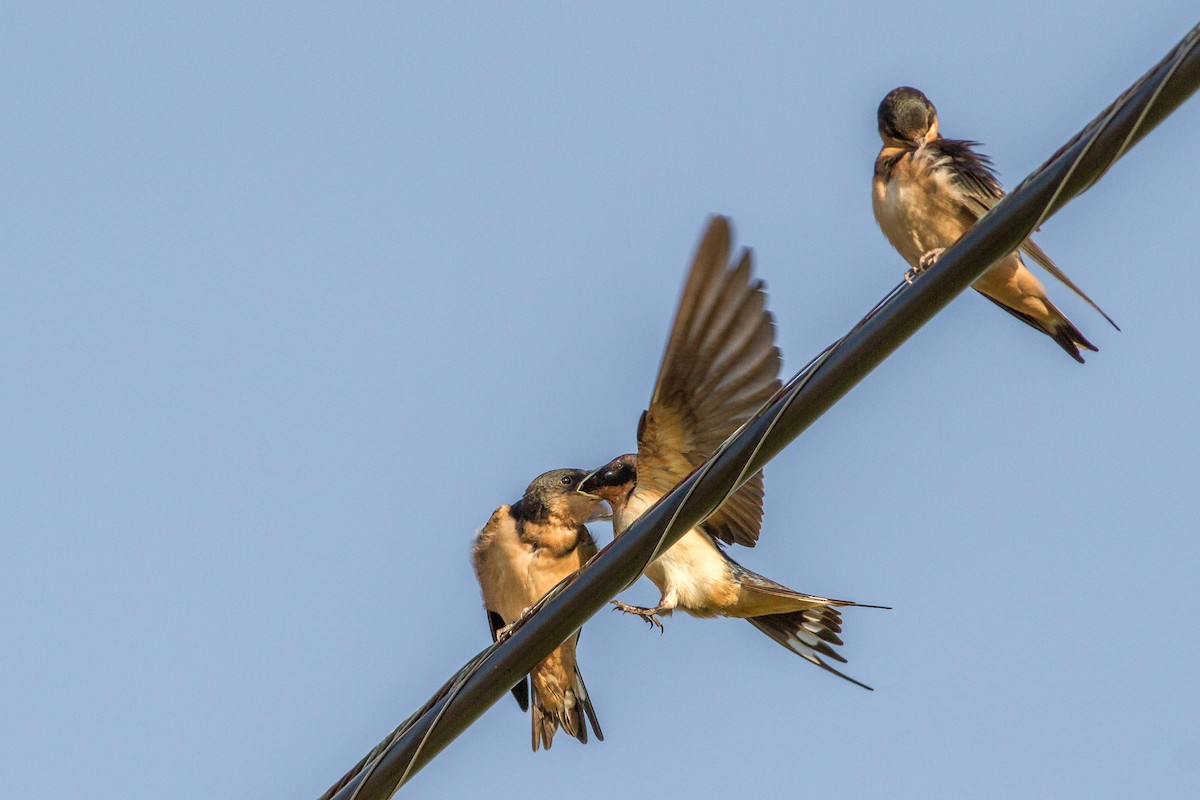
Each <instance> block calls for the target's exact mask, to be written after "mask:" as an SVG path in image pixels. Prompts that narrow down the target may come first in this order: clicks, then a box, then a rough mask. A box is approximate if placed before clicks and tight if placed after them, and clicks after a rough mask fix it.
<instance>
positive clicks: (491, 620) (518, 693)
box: [487, 608, 529, 711]
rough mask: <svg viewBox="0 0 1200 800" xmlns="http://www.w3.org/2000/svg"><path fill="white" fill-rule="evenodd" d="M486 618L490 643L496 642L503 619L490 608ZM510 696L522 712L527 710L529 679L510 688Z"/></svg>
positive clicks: (524, 679) (522, 679) (502, 625)
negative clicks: (490, 634)
mask: <svg viewBox="0 0 1200 800" xmlns="http://www.w3.org/2000/svg"><path fill="white" fill-rule="evenodd" d="M487 618H488V625H489V626H491V629H492V641H493V642H494V641H496V637H497V636H498V635H499V633H500V630H501V629H502V628H503V627H504V619H503V618H502V617H501V616H500V615H499V614H497V613H496V612H495V611H492V610H491V609H490V608H489V609H487ZM512 695H513V697H515V698H517V705H519V706H520V707H521V710H522V711H528V710H529V678H528V677H525V678H521V680H520V681H518V682H517V684H516V685H515V686H513V687H512Z"/></svg>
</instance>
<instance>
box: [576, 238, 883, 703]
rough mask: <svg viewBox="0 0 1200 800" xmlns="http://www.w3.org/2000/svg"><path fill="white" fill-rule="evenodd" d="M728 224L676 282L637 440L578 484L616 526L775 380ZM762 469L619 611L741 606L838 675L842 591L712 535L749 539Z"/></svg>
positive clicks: (719, 611)
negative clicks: (650, 600)
mask: <svg viewBox="0 0 1200 800" xmlns="http://www.w3.org/2000/svg"><path fill="white" fill-rule="evenodd" d="M729 250H730V231H729V223H728V222H727V221H726V220H725V219H724V218H722V217H715V218H713V220H712V223H711V224H710V226H709V229H708V232H707V233H706V234H705V236H704V239H703V241H702V242H701V244H700V248H699V250H698V251H697V253H696V258H695V261H694V262H693V264H692V268H691V272H690V273H689V275H688V278H687V282H686V284H685V286H684V290H683V298H682V299H681V301H680V305H679V310H678V312H677V313H676V317H675V323H674V325H673V327H672V330H671V334H670V337H669V339H668V341H667V349H666V352H665V354H664V355H663V361H662V365H661V367H660V368H659V372H658V379H657V383H656V384H655V387H654V393H653V395H652V397H651V400H650V407H649V408H648V409H646V411H644V412H643V413H642V417H641V420H640V422H639V423H638V435H637V440H638V451H637V453H636V454H634V453H629V454H626V455H623V456H619V457H617V458H615V459H613V460H612V461H610V462H609V463H608V464H606V465H605V466H603V467H601V468H600V469H598V470H596V471H594V472H592V473H591V474H589V475H588V477H587V478H586V479H585V480H584V482H583V484H582V485H581V486H580V490H581V491H584V492H588V493H590V494H595V495H599V496H600V497H603V498H604V499H605V500H607V501H608V502H609V505H611V506H612V511H613V515H612V520H613V531H614V533H615V534H616V535H617V536H620V535H621V533H622V532H623V531H624V530H625V529H626V528H628V527H629V525H630V524H632V523H633V521H634V520H635V519H637V518H638V517H639V516H640V515H641V514H642V513H643V512H645V511H646V509H648V508H650V506H652V505H654V503H656V502H657V501H658V500H659V498H661V497H662V496H663V495H665V494H667V493H668V492H669V491H671V489H673V488H675V485H676V484H678V483H679V482H680V481H681V480H683V479H684V478H685V477H687V476H688V474H689V473H691V472H692V470H694V469H695V468H696V467H697V466H699V465H700V464H701V462H703V461H704V460H705V459H707V458H708V457H709V456H710V455H711V454H712V453H713V452H714V451H715V450H716V449H717V448H718V447H719V446H720V445H721V444H722V443H723V442H724V441H725V440H726V439H727V438H728V437H729V436H730V435H731V434H732V433H733V432H734V431H736V430H737V429H738V428H739V427H740V426H741V425H742V424H743V423H744V422H746V421H747V420H748V419H749V418H750V417H751V416H753V414H754V413H755V412H756V411H758V409H759V407H760V406H762V404H763V403H764V402H766V401H767V400H769V399H770V398H771V397H772V396H773V395H774V394H775V393H776V392H777V391H778V390H779V387H780V382H779V378H778V374H779V367H780V363H781V359H780V355H779V349H778V348H777V347H776V346H775V326H774V324H773V322H772V318H771V313H770V312H769V311H767V310H766V305H765V304H766V293H765V292H764V291H763V284H762V281H760V280H757V279H755V278H753V275H752V272H751V259H750V253H749V252H748V251H743V253H742V255H741V258H740V260H739V261H738V262H737V263H736V265H734V266H733V267H732V268H728V267H727V265H728V264H729ZM762 502H763V477H762V473H761V472H760V473H757V474H756V475H754V477H752V478H751V479H750V480H749V481H747V482H746V483H745V484H744V485H743V486H742V487H741V488H740V489H739V490H738V491H737V492H736V493H734V494H733V495H732V496H730V497H729V498H728V499H727V500H726V501H725V502H724V503H723V504H722V505H721V507H720V508H718V509H717V510H716V511H715V512H714V513H713V514H712V516H710V517H709V518H708V519H707V520H706V521H705V522H703V523H701V524H700V525H698V526H697V527H695V528H692V529H691V530H689V531H688V532H687V533H685V534H684V535H683V537H682V538H681V539H680V540H679V541H678V542H676V543H675V544H674V545H672V546H671V547H670V548H669V549H668V550H667V551H666V552H665V553H663V554H662V555H660V556H659V557H658V558H657V559H656V560H654V561H653V562H652V563H651V564H650V565H649V566H647V567H646V570H645V575H646V577H648V578H649V579H650V580H651V581H653V582H654V585H655V586H657V587H658V589H659V591H660V592H662V598H661V599H660V600H659V602H658V605H657V606H655V607H654V608H639V607H637V606H630V605H627V604H625V603H621V602H618V601H614V604H615V605H616V606H617V608H619V609H621V610H622V611H625V612H628V613H632V614H637V615H639V616H641V617H642V618H643V619H645V620H647V621H648V622H651V623H652V624H653V625H656V626H658V627H659V628H660V629H661V627H662V623H661V622H660V621H659V620H658V617H657V615H659V614H662V615H669V614H670V613H671V612H672V611H673V610H674V609H676V608H679V609H682V610H683V611H686V612H687V613H689V614H691V615H692V616H696V617H739V618H742V619H746V620H748V621H749V622H750V623H751V624H752V625H754V626H755V627H756V628H758V629H759V630H760V631H762V632H763V633H765V634H766V635H767V636H770V637H771V638H772V639H774V640H775V641H776V642H778V643H779V644H781V645H783V646H784V647H786V648H787V649H789V650H791V651H792V652H794V653H796V654H797V655H800V656H802V657H803V658H805V659H807V660H808V661H811V662H812V663H813V664H816V665H817V666H819V667H821V668H822V669H825V670H828V671H829V672H832V673H834V674H835V675H838V676H840V677H842V678H845V679H846V680H848V681H850V682H852V683H855V684H858V685H859V686H863V687H864V688H868V689H869V688H870V687H868V686H866V685H865V684H862V683H859V682H858V681H856V680H854V679H853V678H850V677H848V676H846V675H843V674H842V673H841V672H838V671H837V670H836V669H834V668H833V667H831V666H829V665H828V664H827V663H826V662H825V661H824V660H822V656H825V657H827V658H830V659H833V660H835V661H840V662H843V663H844V662H845V660H846V659H845V658H843V657H842V656H841V655H840V654H839V653H837V652H836V651H835V650H834V649H833V646H834V645H840V644H841V643H842V641H841V639H839V638H838V636H837V634H838V633H839V632H840V631H841V616H840V613H839V612H838V610H837V608H836V607H837V606H853V605H859V604H858V603H853V602H850V601H847V600H833V599H830V598H828V597H817V596H814V595H808V594H801V593H800V592H794V591H792V590H791V589H789V588H787V587H786V586H783V585H781V584H778V583H776V582H775V581H772V580H770V579H769V578H765V577H763V576H762V575H759V574H757V573H755V572H752V571H750V570H748V569H746V568H745V567H743V566H742V565H740V564H738V563H737V562H736V561H734V560H733V559H732V558H730V557H729V556H728V555H726V554H725V551H724V550H723V549H722V548H721V546H720V545H719V542H725V543H727V544H741V545H745V546H747V547H753V546H754V544H755V542H756V541H757V540H758V534H759V528H760V527H761V525H762Z"/></svg>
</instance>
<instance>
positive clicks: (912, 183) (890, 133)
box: [871, 86, 1120, 364]
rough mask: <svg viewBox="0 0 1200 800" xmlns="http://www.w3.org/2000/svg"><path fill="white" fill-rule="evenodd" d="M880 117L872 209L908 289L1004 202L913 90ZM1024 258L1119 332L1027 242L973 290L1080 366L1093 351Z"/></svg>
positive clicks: (970, 151)
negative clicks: (900, 261)
mask: <svg viewBox="0 0 1200 800" xmlns="http://www.w3.org/2000/svg"><path fill="white" fill-rule="evenodd" d="M878 117H879V138H880V139H882V140H883V147H882V149H881V150H880V151H879V156H878V157H877V158H876V159H875V177H874V180H873V182H872V203H871V205H872V208H873V210H874V212H875V221H876V222H878V223H879V227H880V228H881V229H882V230H883V233H884V235H885V236H886V237H887V240H888V241H889V242H891V243H892V246H893V247H895V248H896V250H897V251H898V252H899V253H900V255H901V257H903V258H904V260H905V261H907V262H908V264H909V266H910V267H911V269H910V270H909V273H908V277H909V280H910V281H911V280H912V278H913V277H915V276H916V275H917V274H919V273H921V272H923V271H924V270H926V269H928V268H929V267H930V266H932V265H933V264H934V263H935V262H936V261H937V259H938V257H939V256H941V254H942V252H943V251H944V250H945V249H946V248H947V247H949V246H950V245H952V244H954V243H955V242H957V241H958V240H959V239H960V238H961V237H962V235H963V234H964V233H966V232H967V231H968V230H969V229H970V228H971V226H972V225H974V224H975V223H976V222H977V221H978V220H979V219H980V218H981V217H982V216H983V215H984V214H986V213H987V212H988V210H990V209H991V207H992V206H994V205H995V204H996V203H997V202H998V201H999V200H1000V198H1002V197H1004V190H1003V189H1001V188H1000V182H999V181H998V180H997V178H996V174H995V172H993V171H992V163H991V161H990V160H989V159H988V157H987V156H985V155H982V154H981V153H978V152H976V150H975V149H974V148H975V147H977V146H978V144H979V143H978V142H971V141H965V140H961V139H945V138H943V137H942V135H941V134H940V133H939V132H938V116H937V110H936V109H935V108H934V107H933V103H931V102H929V98H927V97H926V96H925V95H924V94H922V93H921V92H919V91H917V90H916V89H913V88H910V87H908V86H901V87H899V88H897V89H893V90H892V91H890V92H888V94H887V96H886V97H884V98H883V102H881V103H880V104H879V112H878ZM1022 252H1023V253H1025V255H1027V256H1029V257H1030V258H1032V259H1033V260H1034V261H1035V262H1037V264H1038V265H1039V266H1041V267H1042V268H1043V269H1045V270H1046V271H1047V272H1049V273H1050V274H1051V275H1053V276H1054V277H1055V278H1057V279H1058V280H1060V281H1062V283H1063V284H1065V285H1066V286H1067V287H1068V288H1070V289H1071V290H1072V291H1073V292H1075V293H1076V294H1077V295H1079V296H1080V297H1081V298H1083V299H1084V300H1085V301H1086V302H1087V303H1088V305H1090V306H1091V307H1092V308H1094V309H1096V311H1098V312H1100V314H1101V316H1103V317H1104V318H1105V319H1106V320H1108V321H1109V323H1110V324H1111V325H1112V326H1113V327H1114V328H1116V327H1117V324H1116V323H1115V322H1113V321H1112V319H1111V318H1110V317H1109V316H1108V314H1105V313H1104V311H1103V310H1101V308H1100V306H1098V305H1096V304H1095V303H1094V302H1093V301H1092V299H1091V298H1090V297H1088V296H1087V295H1086V294H1084V293H1083V290H1082V289H1080V288H1079V287H1078V286H1076V285H1075V284H1074V283H1073V282H1072V281H1071V279H1070V278H1068V277H1067V276H1066V275H1065V274H1064V273H1063V271H1062V270H1060V269H1059V268H1058V267H1057V266H1056V265H1055V263H1054V262H1053V261H1051V260H1050V257H1049V256H1048V255H1046V253H1045V252H1044V251H1043V250H1042V248H1040V247H1038V246H1037V245H1036V244H1034V242H1033V240H1032V239H1026V240H1025V241H1024V242H1022V243H1021V246H1020V249H1019V250H1018V251H1014V252H1012V253H1010V254H1009V255H1007V256H1005V257H1004V258H1002V259H1001V260H1000V261H997V262H996V264H995V265H993V266H992V267H990V268H989V269H988V271H987V272H985V273H984V274H983V276H982V277H981V278H979V280H977V281H975V283H974V284H973V286H974V287H975V289H977V290H978V291H979V292H980V293H981V294H983V296H984V297H986V298H988V299H989V300H991V301H992V302H993V303H995V304H996V305H998V306H1000V307H1001V308H1003V309H1004V310H1005V311H1007V312H1008V313H1010V314H1012V315H1013V316H1014V317H1016V318H1017V319H1019V320H1021V321H1022V322H1025V323H1026V324H1028V325H1030V326H1032V327H1033V328H1036V329H1037V330H1039V331H1041V332H1042V333H1044V334H1046V335H1047V336H1049V337H1050V338H1051V339H1053V340H1054V341H1055V342H1057V343H1058V345H1059V347H1061V348H1062V349H1063V350H1065V351H1066V352H1067V354H1068V355H1070V356H1071V357H1072V358H1074V359H1075V360H1076V361H1078V362H1079V363H1081V364H1082V363H1083V356H1082V355H1080V353H1079V350H1080V348H1083V349H1084V350H1092V351H1095V350H1097V349H1098V348H1097V347H1096V346H1095V345H1094V344H1092V343H1091V342H1090V341H1088V340H1087V338H1085V337H1084V335H1083V334H1082V333H1081V332H1080V331H1079V329H1078V328H1076V327H1075V325H1074V324H1073V323H1072V322H1071V320H1069V319H1067V317H1066V315H1065V314H1063V313H1062V312H1061V311H1059V309H1058V307H1057V306H1055V305H1054V303H1052V302H1050V298H1049V297H1047V296H1046V287H1045V286H1043V285H1042V282H1041V281H1039V280H1038V279H1037V276H1035V275H1034V274H1033V273H1032V272H1030V271H1029V269H1028V268H1027V267H1026V266H1025V262H1024V261H1023V260H1022V258H1021V253H1022ZM1118 330H1120V329H1119V328H1118Z"/></svg>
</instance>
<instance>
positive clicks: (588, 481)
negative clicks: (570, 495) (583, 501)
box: [575, 469, 601, 500]
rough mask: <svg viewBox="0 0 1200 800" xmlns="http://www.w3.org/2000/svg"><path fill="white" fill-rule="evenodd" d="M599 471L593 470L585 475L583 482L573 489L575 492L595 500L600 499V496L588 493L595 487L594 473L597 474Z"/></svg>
mask: <svg viewBox="0 0 1200 800" xmlns="http://www.w3.org/2000/svg"><path fill="white" fill-rule="evenodd" d="M599 471H600V470H598V469H594V470H592V471H591V472H589V473H588V474H587V475H584V476H583V480H581V481H580V482H579V485H578V486H576V487H575V491H577V492H579V494H582V495H587V496H588V497H594V498H596V499H597V500H599V499H601V498H600V495H598V494H593V493H592V492H591V491H590V490H592V489H595V488H596V485H595V484H596V473H598V472H599Z"/></svg>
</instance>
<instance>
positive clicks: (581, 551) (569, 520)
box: [471, 469, 604, 752]
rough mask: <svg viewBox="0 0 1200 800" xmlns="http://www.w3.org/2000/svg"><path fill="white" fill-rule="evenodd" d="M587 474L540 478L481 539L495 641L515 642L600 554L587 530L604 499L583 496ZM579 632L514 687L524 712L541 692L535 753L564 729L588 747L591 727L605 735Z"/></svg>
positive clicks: (477, 547) (477, 553)
mask: <svg viewBox="0 0 1200 800" xmlns="http://www.w3.org/2000/svg"><path fill="white" fill-rule="evenodd" d="M584 477H585V473H584V471H583V470H578V469H556V470H552V471H550V472H546V473H544V474H542V475H539V476H538V477H537V478H534V480H533V482H532V483H530V484H529V488H527V489H526V490H525V494H524V495H522V496H521V499H520V500H518V501H517V502H515V503H513V504H512V505H511V506H509V505H503V506H500V507H499V508H497V509H496V510H495V511H494V512H493V513H492V517H491V519H489V520H488V522H487V524H486V525H484V526H483V530H481V531H480V532H479V534H478V535H477V536H476V537H475V543H474V545H473V546H472V548H471V562H472V564H473V565H474V567H475V575H476V576H477V577H478V578H479V586H480V588H481V589H482V590H483V607H484V609H485V610H486V611H487V618H488V624H489V625H490V626H491V628H492V639H493V640H498V639H501V638H503V637H504V636H506V635H507V633H508V630H509V627H510V626H511V625H512V624H513V623H515V622H516V621H517V620H518V619H520V618H521V616H522V615H523V614H524V613H525V611H526V609H528V608H529V607H530V606H532V605H533V604H534V603H536V602H537V601H538V600H540V599H541V598H542V596H543V595H545V594H546V592H548V591H550V590H551V589H553V588H554V587H555V586H557V585H558V583H559V582H560V581H562V580H563V579H564V578H566V577H567V576H569V575H571V574H572V573H574V572H575V571H576V570H578V569H579V568H580V567H582V566H583V565H584V564H585V563H587V561H588V559H590V558H591V557H592V556H594V555H595V554H596V543H595V542H594V541H593V540H592V535H591V534H590V533H589V532H588V529H587V527H586V526H585V525H584V524H583V523H584V522H585V521H586V520H587V519H588V516H589V515H590V514H591V513H592V511H593V510H594V509H595V508H596V505H597V504H598V503H599V502H600V498H599V497H598V496H596V495H591V494H587V493H584V492H580V491H578V489H579V484H580V483H581V482H582V481H583V478H584ZM578 642H579V631H576V632H575V633H574V634H573V635H572V636H571V637H570V638H569V639H567V640H566V641H565V642H563V643H562V644H561V645H559V646H558V648H557V649H556V650H555V651H554V652H552V653H551V654H550V655H548V656H547V657H546V658H545V659H544V660H543V661H541V663H539V664H538V665H537V666H535V667H534V668H533V670H532V671H531V672H530V673H529V683H527V682H526V680H525V679H524V678H522V679H521V682H520V683H518V684H517V685H516V686H514V687H513V689H512V693H513V696H514V697H516V698H517V703H518V704H519V705H520V706H521V710H522V711H524V710H525V709H527V708H528V707H529V705H530V702H529V701H530V696H529V684H530V683H531V684H532V686H533V697H532V700H533V713H532V722H533V749H534V752H537V750H538V749H539V748H540V747H542V746H545V748H546V749H547V750H549V749H550V744H551V742H552V741H553V739H554V734H555V732H556V731H557V730H558V729H559V727H561V728H562V729H563V730H565V731H566V732H567V733H569V734H570V735H571V736H574V737H575V738H576V739H578V740H579V741H580V742H582V743H584V744H587V740H588V731H587V724H586V722H585V721H584V718H583V717H584V715H585V714H586V715H587V721H589V722H591V725H592V730H593V731H594V732H595V734H596V738H597V739H598V740H600V741H604V733H603V732H602V731H601V730H600V723H599V721H597V719H596V710H595V709H594V708H592V701H591V698H589V697H588V693H587V687H586V686H584V684H583V676H582V675H581V674H580V673H579V663H578V661H577V660H576V655H575V648H576V645H577V644H578Z"/></svg>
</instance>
